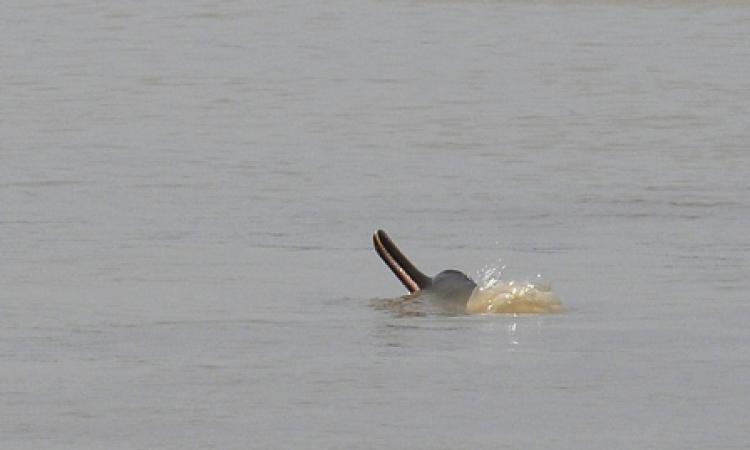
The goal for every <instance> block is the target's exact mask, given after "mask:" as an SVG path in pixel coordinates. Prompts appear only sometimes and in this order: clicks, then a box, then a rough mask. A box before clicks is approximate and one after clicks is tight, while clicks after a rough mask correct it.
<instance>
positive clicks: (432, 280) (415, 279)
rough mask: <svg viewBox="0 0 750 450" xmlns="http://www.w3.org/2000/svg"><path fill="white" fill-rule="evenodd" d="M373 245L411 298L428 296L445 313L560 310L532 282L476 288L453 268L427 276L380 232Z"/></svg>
mask: <svg viewBox="0 0 750 450" xmlns="http://www.w3.org/2000/svg"><path fill="white" fill-rule="evenodd" d="M372 243H373V247H374V248H375V251H376V252H377V253H378V255H380V257H381V258H382V259H383V262H385V264H386V265H387V266H388V268H389V269H391V271H392V272H393V274H394V275H396V278H398V279H399V281H401V283H402V284H403V285H404V287H405V288H406V289H407V290H408V291H409V293H410V294H412V295H411V297H414V296H417V295H422V294H427V296H428V297H429V298H430V299H431V300H432V302H433V303H438V304H440V305H441V306H442V307H443V309H444V310H446V311H450V312H458V313H467V314H476V313H480V314H481V313H513V314H519V313H550V312H559V311H560V310H561V308H562V305H561V304H560V301H559V299H558V298H557V297H556V296H555V295H554V294H552V292H551V291H550V290H549V288H544V287H537V286H535V285H533V284H531V283H526V284H516V283H515V282H513V281H511V282H508V283H504V282H498V280H492V283H488V284H487V285H486V286H477V284H476V283H475V282H474V281H473V280H472V279H471V278H469V277H468V276H467V275H465V274H464V273H463V272H460V271H458V270H454V269H448V270H443V271H442V272H440V273H438V274H437V275H435V276H434V277H429V276H427V275H425V274H424V273H422V271H420V270H419V269H417V268H416V266H414V264H412V262H411V261H409V259H408V258H407V257H406V256H405V255H404V254H403V253H402V252H401V251H400V250H399V248H398V247H397V246H396V244H395V243H394V242H393V241H392V240H391V238H390V237H389V236H388V234H386V232H385V231H383V230H377V231H376V232H375V233H374V234H373V236H372Z"/></svg>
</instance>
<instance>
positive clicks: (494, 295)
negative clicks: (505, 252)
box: [466, 265, 562, 314]
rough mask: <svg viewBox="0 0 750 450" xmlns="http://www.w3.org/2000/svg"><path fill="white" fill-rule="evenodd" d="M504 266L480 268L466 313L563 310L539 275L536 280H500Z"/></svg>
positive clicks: (534, 312)
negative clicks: (477, 281) (477, 280)
mask: <svg viewBox="0 0 750 450" xmlns="http://www.w3.org/2000/svg"><path fill="white" fill-rule="evenodd" d="M504 269H505V266H502V265H498V266H487V267H485V268H483V269H482V270H481V271H480V274H479V276H478V277H477V278H478V279H479V283H478V284H477V288H476V289H475V290H474V293H473V294H472V295H471V298H469V301H468V302H467V304H466V312H467V313H469V314H487V313H503V314H545V313H557V312H560V311H561V310H562V303H561V302H560V299H559V298H558V297H557V296H556V295H555V294H554V293H553V292H552V289H551V286H550V284H549V283H548V282H543V281H542V277H541V275H537V276H536V280H535V281H533V282H532V281H526V282H523V283H521V282H517V281H513V280H511V281H503V280H502V271H503V270H504Z"/></svg>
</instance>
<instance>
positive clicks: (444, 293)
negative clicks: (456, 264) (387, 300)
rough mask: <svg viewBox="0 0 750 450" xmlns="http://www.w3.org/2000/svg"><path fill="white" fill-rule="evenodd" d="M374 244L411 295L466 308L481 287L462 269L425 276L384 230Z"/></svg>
mask: <svg viewBox="0 0 750 450" xmlns="http://www.w3.org/2000/svg"><path fill="white" fill-rule="evenodd" d="M372 244H373V247H375V251H376V252H378V255H380V257H381V258H382V259H383V261H384V262H385V264H386V265H387V266H388V267H389V268H390V269H391V271H392V272H393V274H394V275H396V278H398V279H399V281H401V283H402V284H403V285H404V287H406V289H407V290H408V291H409V293H411V294H421V293H423V292H424V293H428V294H430V295H431V296H432V297H435V298H437V299H440V300H448V301H450V302H457V303H459V304H461V303H463V304H464V305H465V304H466V302H468V300H469V298H470V297H471V294H472V293H473V292H474V289H475V288H476V287H477V284H476V283H475V282H474V281H473V280H472V279H471V278H469V277H468V276H466V275H465V274H464V273H463V272H460V271H458V270H453V269H449V270H444V271H442V272H440V273H438V274H437V275H435V276H434V277H429V276H427V275H425V274H424V273H422V272H421V271H420V270H419V269H417V268H416V267H415V266H414V264H412V263H411V261H409V260H408V259H407V258H406V256H404V254H403V253H401V251H400V250H399V249H398V247H396V244H394V243H393V241H392V240H391V238H389V237H388V235H387V234H386V232H385V231H383V230H378V231H376V232H375V233H374V234H373V235H372Z"/></svg>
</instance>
